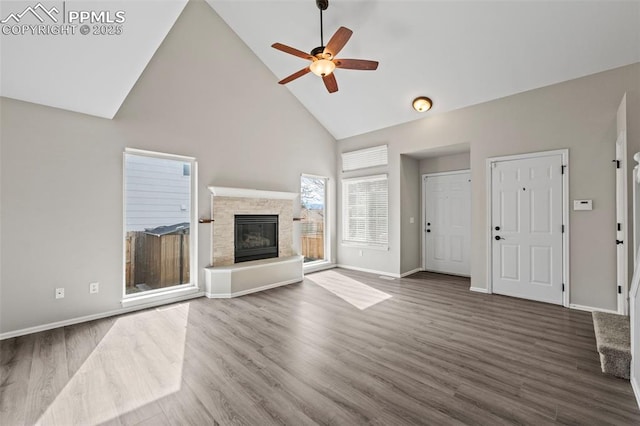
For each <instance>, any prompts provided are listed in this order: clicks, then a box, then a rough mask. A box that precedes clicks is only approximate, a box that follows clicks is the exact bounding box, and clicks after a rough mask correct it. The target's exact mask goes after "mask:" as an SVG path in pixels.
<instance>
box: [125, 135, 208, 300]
mask: <svg viewBox="0 0 640 426" xmlns="http://www.w3.org/2000/svg"><path fill="white" fill-rule="evenodd" d="M129 155H134V156H139V157H149V158H157V159H162V160H174V161H180V162H183V163H189V164H190V176H188V177H189V179H190V184H189V189H190V214H189V268H190V269H189V271H190V273H189V282H188V283H184V284H176V285H174V286H170V287H165V288H159V289H154V290H147V291H144V292H141V293H132V294H127V293H126V261H127V259H126V255H127V253H126V244H127V243H126V236H127V190H126V185H127V170H126V160H127V156H129ZM185 177H186V176H185ZM197 190H198V162H197V160H196V159H195V157H188V156H183V155H176V154H167V153H163V152H156V151H147V150H141V149H135V148H125V150H124V152H123V154H122V264H121V268H122V282H121V285H122V300H121V303H122V305H123V307H128V306H135V305H141V304H147V303H153V302H156V301H161V300H167V303H169V302H171V301H175V300H180V299H182V298H188V297H190V296H192V295H193V294H194V293H198V292H200V288H199V284H198V282H199V280H198V278H199V275H200V273H199V271H198V269H197V268H198V228H197V225H198V192H197Z"/></svg>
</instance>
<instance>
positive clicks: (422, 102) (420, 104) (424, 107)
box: [413, 96, 433, 112]
mask: <svg viewBox="0 0 640 426" xmlns="http://www.w3.org/2000/svg"><path fill="white" fill-rule="evenodd" d="M432 106H433V102H432V101H431V99H429V98H427V97H426V96H419V97H417V98H415V99H414V100H413V109H415V110H416V111H418V112H425V111H429V110H430V109H431V107H432Z"/></svg>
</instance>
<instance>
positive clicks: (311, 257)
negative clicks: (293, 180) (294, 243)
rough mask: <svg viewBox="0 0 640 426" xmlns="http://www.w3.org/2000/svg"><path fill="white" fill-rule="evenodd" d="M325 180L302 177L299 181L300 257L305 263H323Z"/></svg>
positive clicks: (325, 241)
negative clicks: (302, 257)
mask: <svg viewBox="0 0 640 426" xmlns="http://www.w3.org/2000/svg"><path fill="white" fill-rule="evenodd" d="M326 200H327V178H325V177H319V176H310V175H302V177H301V179H300V203H301V204H302V205H301V208H300V212H301V217H302V221H301V234H302V255H303V256H304V262H305V263H311V262H319V261H325V260H327V257H328V250H327V238H326V227H325V224H326Z"/></svg>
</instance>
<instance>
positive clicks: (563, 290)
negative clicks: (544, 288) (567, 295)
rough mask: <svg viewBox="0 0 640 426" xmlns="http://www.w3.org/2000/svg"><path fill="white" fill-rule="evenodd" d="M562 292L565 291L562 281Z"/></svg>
mask: <svg viewBox="0 0 640 426" xmlns="http://www.w3.org/2000/svg"><path fill="white" fill-rule="evenodd" d="M562 292H563V293H564V283H562Z"/></svg>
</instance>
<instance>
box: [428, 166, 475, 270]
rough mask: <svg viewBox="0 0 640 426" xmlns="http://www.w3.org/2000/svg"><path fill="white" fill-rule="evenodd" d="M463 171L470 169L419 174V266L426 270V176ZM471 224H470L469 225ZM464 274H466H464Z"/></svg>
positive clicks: (454, 173) (461, 172)
mask: <svg viewBox="0 0 640 426" xmlns="http://www.w3.org/2000/svg"><path fill="white" fill-rule="evenodd" d="M463 173H469V174H471V169H462V170H452V171H450V172H437V173H423V174H422V175H421V176H420V180H421V184H420V188H421V191H422V192H421V193H420V199H421V201H422V202H421V203H420V226H421V229H422V231H421V233H422V237H421V238H420V250H421V254H422V256H421V262H420V264H421V266H422V270H423V271H426V270H427V241H426V239H427V208H426V205H427V197H425V193H426V189H427V182H426V179H427V178H428V177H434V176H448V175H461V174H463ZM471 201H472V200H471V199H470V200H469V206H471ZM469 226H471V225H469ZM469 231H470V232H472V230H471V228H469ZM469 256H471V247H469ZM469 262H471V258H469ZM452 275H453V274H452ZM464 276H466V275H464Z"/></svg>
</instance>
